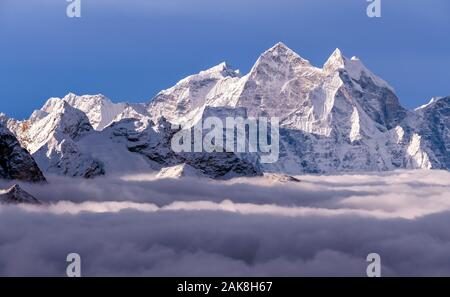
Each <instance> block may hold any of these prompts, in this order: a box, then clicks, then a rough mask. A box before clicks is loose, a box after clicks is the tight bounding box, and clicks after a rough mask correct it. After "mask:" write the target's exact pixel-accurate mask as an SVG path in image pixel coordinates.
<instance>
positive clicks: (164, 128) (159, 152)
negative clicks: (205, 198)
mask: <svg viewBox="0 0 450 297" xmlns="http://www.w3.org/2000/svg"><path fill="white" fill-rule="evenodd" d="M156 125H157V127H158V129H157V130H158V131H159V133H158V135H157V136H156V137H155V135H154V136H153V137H155V138H157V139H158V141H156V142H154V143H151V142H149V141H145V139H146V138H148V137H149V136H148V135H146V132H143V133H142V134H141V135H136V134H134V133H133V134H132V135H131V136H132V137H131V138H130V135H129V134H128V135H127V140H128V141H129V143H128V150H129V151H131V152H134V153H139V154H142V155H144V156H145V157H147V158H148V159H149V160H150V161H153V162H155V163H157V164H159V165H160V166H163V167H166V166H174V165H180V164H187V165H190V166H191V167H193V168H195V169H197V170H198V171H199V172H201V173H202V174H204V175H206V176H208V177H211V178H214V179H226V178H231V177H236V176H260V175H262V171H261V169H260V168H259V167H258V166H257V165H254V164H253V162H250V161H248V160H245V159H242V158H239V157H238V156H237V155H236V154H234V153H227V152H223V153H220V152H216V153H175V152H174V151H173V150H172V149H171V140H172V137H173V136H174V134H175V133H176V132H178V131H179V130H175V129H174V130H172V125H171V124H170V123H169V122H168V121H167V120H166V119H165V118H160V120H159V121H158V123H157V124H156ZM116 134H119V133H116ZM136 139H139V140H143V141H139V140H136Z"/></svg>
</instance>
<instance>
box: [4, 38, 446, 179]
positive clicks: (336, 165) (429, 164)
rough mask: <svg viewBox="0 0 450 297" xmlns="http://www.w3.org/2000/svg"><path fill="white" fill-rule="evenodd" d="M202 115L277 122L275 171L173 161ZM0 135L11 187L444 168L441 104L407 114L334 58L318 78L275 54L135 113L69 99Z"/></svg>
mask: <svg viewBox="0 0 450 297" xmlns="http://www.w3.org/2000/svg"><path fill="white" fill-rule="evenodd" d="M211 115H216V116H219V117H223V116H224V115H230V116H236V115H244V116H246V117H261V116H263V117H278V118H279V119H280V155H279V159H278V161H277V162H276V163H273V164H263V163H261V162H259V156H258V154H235V153H175V152H174V151H172V150H171V146H170V143H171V138H172V137H173V135H174V134H175V133H176V132H177V130H174V129H172V128H173V125H183V127H186V126H188V127H189V126H194V125H195V124H196V123H198V122H199V121H202V120H203V119H204V118H205V117H206V116H211ZM8 130H9V131H8ZM0 132H1V135H0V136H1V138H0V150H1V151H2V155H1V157H0V176H1V177H3V178H10V179H21V178H22V177H23V178H24V179H28V180H36V181H38V180H43V179H44V178H43V175H42V173H41V172H40V170H39V168H40V169H41V170H42V171H43V172H44V173H51V174H60V175H66V176H73V177H86V178H92V177H95V176H100V175H105V174H108V175H110V174H124V173H138V172H148V171H149V170H152V171H155V172H159V176H162V177H167V176H171V175H175V176H185V175H189V176H192V175H196V176H197V175H198V176H207V177H211V178H217V179H222V178H231V177H235V176H254V175H262V174H265V173H273V174H286V175H300V174H332V173H341V172H370V171H387V170H394V169H401V168H403V169H445V170H449V169H450V97H439V98H434V99H432V100H431V101H430V102H429V103H428V104H426V105H423V106H421V107H419V108H417V109H415V110H407V109H406V108H404V107H403V106H402V105H401V104H400V102H399V99H398V98H397V96H396V94H395V90H394V89H393V88H392V87H391V86H390V85H389V84H388V83H387V82H385V81H384V80H382V79H381V78H379V77H378V76H376V75H375V74H374V73H372V72H371V71H370V70H369V69H367V68H366V67H365V66H364V64H363V63H362V61H361V60H360V59H358V58H356V57H353V58H351V59H349V58H347V57H345V56H344V55H343V54H342V52H341V51H340V50H339V49H337V50H336V51H335V52H334V53H333V54H332V55H331V56H330V57H329V59H328V60H327V61H326V62H325V64H324V65H323V66H322V67H321V68H319V67H316V66H313V65H312V64H311V63H310V62H309V61H308V60H306V59H304V58H302V57H301V56H299V55H298V54H297V53H295V52H294V51H293V50H291V49H289V48H288V47H287V46H286V45H284V44H283V43H278V44H276V45H275V46H273V47H272V48H270V49H269V50H267V51H266V52H264V53H263V54H262V55H261V56H260V57H259V59H258V60H257V61H256V63H255V64H254V66H253V67H252V69H251V70H250V72H249V73H247V74H245V75H242V74H241V73H240V72H239V71H238V70H234V69H231V68H230V67H229V66H228V65H227V64H226V63H221V64H219V65H217V66H215V67H212V68H210V69H208V70H205V71H202V72H200V73H198V74H195V75H191V76H189V77H186V78H185V79H183V80H181V81H179V82H178V83H177V84H176V85H175V86H173V87H171V88H169V89H167V90H163V91H161V92H160V93H158V94H157V95H156V96H155V97H154V98H152V99H151V100H149V102H147V103H141V104H130V103H113V102H112V101H111V100H110V99H108V98H107V97H105V96H103V95H93V96H91V95H84V96H78V95H75V94H72V93H71V94H68V95H67V96H65V97H64V98H50V99H49V100H48V101H47V102H46V103H45V105H44V106H43V107H42V108H41V109H40V110H37V111H35V112H33V114H32V115H31V116H30V118H29V119H27V120H24V121H19V120H15V119H11V118H8V117H7V116H6V115H1V116H0ZM19 143H20V145H19ZM22 147H23V148H24V149H22ZM18 156H19V157H18ZM31 156H32V157H31ZM33 159H34V160H35V161H36V163H37V165H38V166H39V168H37V166H35V164H34V161H33ZM24 166H25V167H27V168H28V170H25V171H24V170H23V167H24ZM14 172H16V173H14ZM17 172H21V173H20V174H22V175H23V174H25V173H24V172H29V173H30V174H31V175H33V177H31V178H30V177H29V176H28V177H26V176H20V174H18V173H17ZM25 175H26V174H25Z"/></svg>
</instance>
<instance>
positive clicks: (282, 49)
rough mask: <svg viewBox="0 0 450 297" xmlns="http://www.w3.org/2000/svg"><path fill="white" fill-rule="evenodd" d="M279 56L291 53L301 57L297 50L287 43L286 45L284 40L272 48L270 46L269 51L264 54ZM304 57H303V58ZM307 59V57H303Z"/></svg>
mask: <svg viewBox="0 0 450 297" xmlns="http://www.w3.org/2000/svg"><path fill="white" fill-rule="evenodd" d="M269 55H271V56H279V55H291V56H296V57H299V58H301V57H300V56H299V55H298V54H297V53H296V52H294V51H293V50H292V49H290V48H289V47H288V46H287V45H285V44H284V43H283V42H278V43H277V44H275V45H274V46H272V47H271V48H269V49H268V50H267V51H265V52H264V53H263V54H262V56H269ZM301 59H303V58H301ZM303 60H305V59H303Z"/></svg>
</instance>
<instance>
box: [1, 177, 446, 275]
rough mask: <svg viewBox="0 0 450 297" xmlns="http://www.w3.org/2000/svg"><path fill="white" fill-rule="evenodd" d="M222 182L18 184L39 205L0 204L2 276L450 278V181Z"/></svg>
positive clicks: (115, 180)
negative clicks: (372, 273)
mask: <svg viewBox="0 0 450 297" xmlns="http://www.w3.org/2000/svg"><path fill="white" fill-rule="evenodd" d="M300 179H301V182H299V183H296V182H282V181H278V180H277V179H276V178H273V177H272V178H268V177H265V178H251V179H238V180H233V181H226V182H217V181H207V180H196V179H182V180H155V179H153V177H152V176H128V177H109V178H103V179H96V180H93V181H92V180H91V181H86V180H76V179H65V178H60V177H53V178H50V184H49V185H46V186H42V185H23V187H24V188H25V189H26V190H28V191H29V192H30V193H32V194H33V195H35V196H36V197H37V198H39V199H40V200H42V201H44V202H47V203H46V204H44V205H43V206H0V275H8V276H13V275H14V276H15V275H39V276H40V275H56V276H63V275H65V270H66V265H67V263H66V262H65V260H66V256H67V254H69V253H72V252H76V253H79V254H80V255H81V258H82V273H83V275H86V276H88V275H95V276H98V275H115V276H116V275H119V276H120V275H127V276H128V275H148V276H154V275H158V276H160V275H163V276H172V275H181V276H210V275H230V276H248V275H251V276H255V275H263V276H284V275H293V276H303V275H339V276H342V275H356V276H364V275H365V271H366V267H367V262H366V261H365V259H366V256H367V255H368V254H369V253H372V252H376V253H379V254H380V255H381V260H382V266H383V268H382V274H383V275H385V276H388V275H389V276H392V275H448V276H450V229H449V228H448V226H449V224H450V202H449V201H450V173H449V172H444V171H399V172H391V173H385V174H380V175H377V174H368V175H345V176H321V177H316V176H303V177H300ZM0 186H6V183H3V184H0Z"/></svg>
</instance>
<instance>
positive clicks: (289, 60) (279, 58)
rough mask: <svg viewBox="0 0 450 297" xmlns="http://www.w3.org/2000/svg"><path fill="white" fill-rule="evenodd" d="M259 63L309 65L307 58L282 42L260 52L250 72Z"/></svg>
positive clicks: (293, 65)
mask: <svg viewBox="0 0 450 297" xmlns="http://www.w3.org/2000/svg"><path fill="white" fill-rule="evenodd" d="M260 65H271V66H272V67H283V66H292V67H301V66H311V64H310V63H309V61H308V60H306V59H304V58H302V57H301V56H300V55H299V54H297V53H296V52H294V51H293V50H292V49H290V48H289V47H287V46H286V45H285V44H284V43H282V42H279V43H277V44H275V45H274V46H273V47H271V48H270V49H268V50H266V51H265V52H264V53H262V54H261V56H260V57H259V58H258V60H257V61H256V63H255V65H254V66H253V68H252V70H251V71H250V72H255V71H256V69H257V68H258V67H259V66H260Z"/></svg>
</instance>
